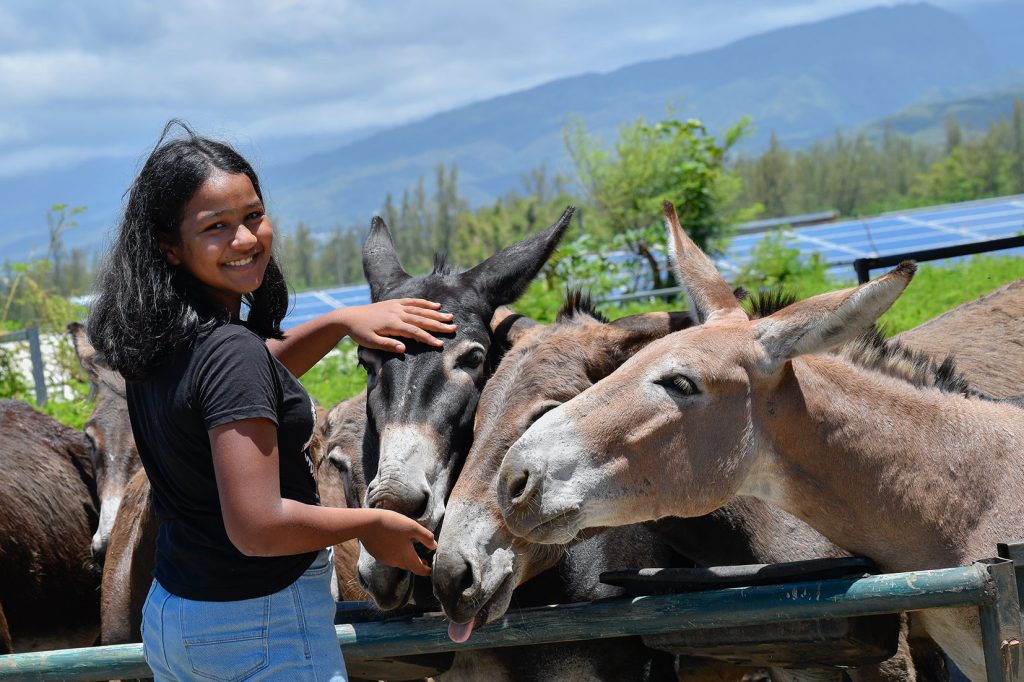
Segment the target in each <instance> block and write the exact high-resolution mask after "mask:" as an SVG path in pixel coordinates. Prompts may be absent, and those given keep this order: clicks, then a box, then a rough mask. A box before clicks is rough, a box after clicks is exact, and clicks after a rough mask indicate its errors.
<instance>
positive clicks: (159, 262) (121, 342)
mask: <svg viewBox="0 0 1024 682" xmlns="http://www.w3.org/2000/svg"><path fill="white" fill-rule="evenodd" d="M175 126H178V127H180V128H181V129H182V130H183V131H184V132H185V136H184V137H182V138H177V139H171V140H168V139H167V137H168V133H169V132H170V131H171V129H172V128H173V127H175ZM217 171H223V172H226V173H243V174H245V175H246V176H247V177H248V178H249V180H251V181H252V186H253V188H254V189H255V190H256V194H257V196H259V198H260V201H263V192H262V191H261V189H260V182H259V178H257V177H256V172H255V171H254V170H253V168H252V166H251V165H249V162H247V161H246V160H245V159H244V158H242V156H241V155H240V154H239V153H238V152H236V151H235V150H234V149H232V148H231V147H230V146H229V145H227V144H224V143H223V142H217V141H215V140H210V139H207V138H205V137H200V136H199V135H197V134H196V133H195V132H194V131H193V130H192V129H191V128H190V127H189V126H188V125H187V124H185V123H183V122H181V121H178V120H171V121H170V122H169V123H168V124H167V126H166V127H165V128H164V131H163V134H162V135H161V136H160V140H159V141H158V142H157V145H156V147H155V148H154V149H153V152H152V153H151V154H150V155H149V158H148V159H146V163H145V164H144V165H143V167H142V170H141V171H140V172H139V175H138V177H136V178H135V181H134V182H133V183H132V185H131V187H130V188H129V189H128V192H127V196H128V200H127V202H126V203H125V208H124V214H123V216H122V218H121V222H120V227H119V230H118V233H117V237H116V240H115V242H114V245H113V248H112V250H111V251H110V253H109V254H108V255H107V257H106V259H105V261H104V264H103V268H102V269H101V271H100V275H99V278H98V280H97V297H96V299H95V301H94V303H93V304H92V307H91V310H90V313H89V320H88V323H87V325H86V329H87V332H88V335H89V341H90V342H92V344H93V346H95V347H96V349H97V350H99V351H101V352H102V353H103V355H104V356H105V357H106V360H107V362H108V364H109V365H110V367H111V368H112V369H115V370H117V371H118V372H120V373H121V374H122V375H124V377H125V378H126V379H128V380H129V381H140V380H144V379H146V378H147V377H149V376H151V375H152V374H153V373H154V371H155V370H157V369H158V368H159V367H160V366H161V365H162V364H163V363H164V362H165V361H166V360H167V359H168V358H169V356H170V355H171V353H172V352H173V351H174V350H175V349H178V348H181V347H183V346H189V345H191V344H192V343H193V342H194V341H195V339H196V337H198V336H199V335H200V334H203V333H205V332H208V331H210V330H212V329H213V328H215V327H217V326H218V325H220V324H224V323H226V322H227V321H229V319H230V315H229V313H228V312H227V311H226V310H224V309H222V308H220V307H219V306H217V305H215V304H213V303H212V302H210V300H209V299H208V298H207V297H206V296H205V295H204V293H203V289H202V287H201V286H200V285H199V282H198V281H196V280H195V278H194V277H192V275H190V274H189V273H188V272H186V271H185V269H184V268H174V267H172V266H171V265H170V264H169V263H168V262H167V260H166V258H165V256H164V254H163V252H162V250H161V249H160V243H161V242H163V243H168V244H180V243H181V231H180V228H181V220H182V217H183V214H184V209H185V205H186V204H187V203H188V201H189V200H190V199H191V198H192V195H193V194H195V192H196V190H197V189H199V186H200V185H202V184H203V183H204V182H206V180H207V179H208V178H209V177H210V176H211V175H213V174H214V173H216V172H217ZM244 301H245V303H246V304H247V306H248V308H249V314H248V318H247V321H246V325H247V326H248V327H249V328H250V329H251V330H252V331H254V332H256V333H257V334H259V335H260V336H262V337H263V338H277V339H279V338H283V336H284V335H283V333H282V332H281V320H282V319H283V318H284V315H285V313H286V312H287V309H288V287H287V285H286V284H285V281H284V275H283V274H282V273H281V269H280V267H279V266H278V264H277V261H276V259H275V258H273V257H271V258H270V262H269V263H268V264H267V270H266V273H265V274H264V276H263V282H262V283H261V284H260V287H259V288H258V289H256V291H253V292H252V293H249V294H246V295H245V297H244Z"/></svg>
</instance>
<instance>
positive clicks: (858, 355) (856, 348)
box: [836, 326, 992, 400]
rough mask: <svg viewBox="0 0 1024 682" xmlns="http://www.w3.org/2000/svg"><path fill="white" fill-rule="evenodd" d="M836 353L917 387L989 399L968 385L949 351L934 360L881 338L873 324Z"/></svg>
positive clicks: (989, 398) (859, 364)
mask: <svg viewBox="0 0 1024 682" xmlns="http://www.w3.org/2000/svg"><path fill="white" fill-rule="evenodd" d="M836 354H837V355H839V356H840V357H843V358H845V359H846V360H848V361H850V362H852V363H853V364H855V365H857V366H859V367H863V368H864V369H869V370H874V371H878V372H882V373H883V374H886V375H888V376H891V377H895V378H897V379H903V380H905V381H906V382H908V383H910V384H912V385H914V386H917V387H918V388H937V389H939V390H940V391H942V392H943V393H956V394H960V395H964V396H968V397H976V398H984V399H987V400H991V399H992V398H991V396H989V395H987V394H985V393H983V392H981V391H978V390H977V389H974V388H971V385H970V382H969V381H968V380H967V377H965V376H964V375H963V373H961V372H960V370H959V369H957V367H956V363H955V362H954V361H953V356H952V354H951V355H948V356H946V358H945V359H944V360H942V362H936V361H935V360H934V359H933V358H931V357H930V356H928V355H927V354H925V353H922V352H920V351H916V350H912V349H910V348H908V347H906V346H905V345H903V344H902V343H900V342H899V341H897V340H896V339H887V338H885V335H884V333H883V332H882V331H881V330H880V329H879V328H878V327H877V326H872V327H871V328H870V329H868V330H867V331H865V332H864V333H863V334H861V335H860V336H858V337H857V338H855V339H853V340H851V341H847V342H846V343H845V344H843V346H841V347H840V348H839V349H837V350H836Z"/></svg>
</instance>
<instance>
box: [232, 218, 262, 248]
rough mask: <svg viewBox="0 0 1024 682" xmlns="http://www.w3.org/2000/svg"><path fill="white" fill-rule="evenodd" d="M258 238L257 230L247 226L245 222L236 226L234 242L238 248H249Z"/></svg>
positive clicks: (234, 245)
mask: <svg viewBox="0 0 1024 682" xmlns="http://www.w3.org/2000/svg"><path fill="white" fill-rule="evenodd" d="M257 241H258V240H257V239H256V231H255V230H253V229H252V228H250V227H249V226H247V225H246V224H245V223H242V224H240V225H239V226H238V227H236V228H235V239H234V243H233V244H232V246H233V247H235V248H237V249H240V250H241V249H247V248H249V247H251V246H252V245H253V244H255V243H256V242H257Z"/></svg>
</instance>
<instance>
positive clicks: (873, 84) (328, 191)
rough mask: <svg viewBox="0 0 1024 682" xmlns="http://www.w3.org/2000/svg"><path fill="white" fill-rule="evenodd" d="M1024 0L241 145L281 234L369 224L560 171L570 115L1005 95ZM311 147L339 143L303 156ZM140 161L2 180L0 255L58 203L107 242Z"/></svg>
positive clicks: (713, 125) (900, 17)
mask: <svg viewBox="0 0 1024 682" xmlns="http://www.w3.org/2000/svg"><path fill="white" fill-rule="evenodd" d="M1019 4H1020V3H1014V2H1009V3H1001V4H996V5H983V6H980V7H978V8H977V9H976V10H975V11H973V12H972V13H970V14H967V15H965V16H964V17H961V16H957V15H954V14H951V13H949V12H946V11H943V10H940V9H937V8H935V7H933V6H930V5H927V4H916V5H901V6H897V7H890V8H877V9H871V10H866V11H862V12H857V13H854V14H849V15H845V16H841V17H837V18H833V19H829V20H826V21H821V22H817V23H813V24H805V25H801V26H795V27H790V28H785V29H781V30H776V31H772V32H769V33H764V34H761V35H757V36H753V37H750V38H746V39H743V40H740V41H737V42H735V43H732V44H730V45H727V46H724V47H721V48H718V49H715V50H709V51H705V52H700V53H696V54H691V55H684V56H679V57H674V58H670V59H664V60H659V61H651V62H644V63H640V64H635V65H632V66H628V67H625V68H622V69H619V70H616V71H613V72H610V73H603V74H582V75H579V76H576V77H572V78H566V79H562V80H558V81H554V82H551V83H547V84H544V85H541V86H539V87H536V88H532V89H529V90H524V91H521V92H516V93H511V94H508V95H504V96H501V97H496V98H493V99H489V100H486V101H482V102H478V103H475V104H471V105H468V106H463V107H460V108H457V109H454V110H452V111H448V112H445V113H441V114H437V115H435V116H432V117H429V118H427V119H424V120H421V121H418V122H415V123H411V124H409V125H404V126H400V127H396V128H392V129H387V130H381V131H377V132H375V133H373V134H370V135H365V134H364V135H365V136H363V137H361V138H360V139H355V140H351V138H350V139H349V140H344V144H342V141H341V140H337V139H335V140H333V144H331V142H329V141H328V140H327V139H322V140H321V139H305V140H301V139H299V140H294V141H293V142H290V141H289V140H287V139H281V140H278V141H276V142H266V143H261V148H260V149H253V148H252V146H246V145H240V147H241V149H242V151H243V153H246V154H248V155H251V156H252V157H253V158H254V160H255V161H256V162H257V163H258V165H259V166H260V167H261V171H262V176H263V180H264V188H265V190H266V192H267V196H268V199H269V201H270V205H271V210H272V212H273V213H274V214H275V216H276V217H277V219H278V220H277V224H278V226H279V227H280V228H283V229H286V230H288V229H292V228H293V227H294V225H295V224H296V223H297V222H298V221H299V220H305V221H306V222H307V223H309V224H310V225H312V226H313V227H314V229H317V230H326V229H329V228H331V227H333V226H334V225H337V224H343V225H347V224H351V222H352V221H360V222H362V221H363V220H365V219H366V218H368V217H369V215H370V214H371V213H372V212H374V211H376V210H377V209H378V208H379V207H380V205H381V203H382V201H383V198H384V196H385V194H386V193H387V192H392V193H394V194H395V195H399V194H400V193H401V191H402V190H403V189H404V188H406V187H408V186H410V185H412V184H413V183H414V182H415V181H416V180H417V178H418V177H420V176H421V175H432V173H433V169H434V167H435V166H436V165H437V164H438V163H442V162H443V163H452V162H454V163H457V164H458V166H459V177H460V189H461V192H462V194H463V195H464V196H465V197H466V198H467V199H468V200H469V201H470V202H471V203H472V204H474V205H479V204H482V203H484V202H488V201H492V200H493V199H494V198H495V197H496V196H498V195H500V194H503V193H504V192H506V191H508V190H509V189H512V188H515V187H517V186H518V185H519V177H520V175H521V174H523V173H525V172H527V171H529V170H530V169H532V168H534V167H536V166H538V165H539V164H541V163H544V162H546V163H547V164H548V167H549V168H557V167H559V166H561V167H563V168H564V167H565V164H566V162H565V146H564V143H563V141H562V130H563V128H564V126H565V125H566V124H567V122H569V121H570V120H571V119H572V117H574V116H576V117H579V118H580V119H582V120H584V121H585V123H586V125H587V128H588V130H590V131H591V132H594V133H597V134H600V135H601V136H603V137H604V138H606V139H612V138H613V137H614V135H615V131H616V129H617V127H618V126H620V125H621V124H622V123H624V122H627V121H631V120H633V119H635V118H636V117H637V116H641V115H642V116H645V117H647V118H648V119H658V118H660V117H662V116H663V115H664V114H665V106H666V104H667V103H675V105H676V107H677V115H679V116H693V115H697V116H700V117H701V118H702V119H703V120H704V121H705V122H706V123H707V124H708V126H709V128H710V129H711V130H712V131H720V130H722V129H723V128H724V127H725V126H728V125H730V124H732V123H734V122H736V121H737V120H739V119H740V118H741V117H743V116H750V117H752V120H753V126H754V131H755V132H754V135H753V136H752V137H751V138H750V139H749V140H747V141H746V142H745V144H747V145H748V146H749V149H756V148H757V146H759V145H760V144H762V143H763V142H764V141H765V140H766V139H767V137H768V135H769V134H770V133H771V131H772V130H775V131H776V132H777V134H778V136H779V139H780V140H781V141H782V142H783V143H785V144H789V145H799V144H805V143H807V142H810V141H813V140H815V139H820V138H821V137H824V136H829V135H832V134H833V133H834V132H835V130H836V129H847V130H848V129H854V128H858V127H860V126H864V125H866V124H869V123H871V122H873V121H877V120H878V119H879V118H881V117H883V116H887V115H890V114H892V112H896V111H902V110H905V109H907V107H910V106H911V105H916V104H920V103H922V102H925V103H928V102H932V103H935V102H941V101H948V100H950V99H952V98H955V97H961V98H962V97H964V96H966V95H972V96H976V95H979V94H980V93H982V92H984V91H986V90H994V89H996V88H997V87H1000V88H1004V89H1005V87H1006V86H1007V85H1008V84H1010V83H1012V82H1015V81H1014V79H1015V78H1017V76H1016V75H1015V74H1024V72H1022V71H1020V69H1021V68H1022V67H1024V55H1021V54H1018V53H1019V52H1020V51H1019V50H1016V51H1014V49H1013V45H1014V42H1013V41H1014V40H1015V39H1016V37H1015V35H1014V32H1013V30H1011V29H1014V28H1019V27H1020V26H1021V25H1022V22H1021V21H1019V20H1018V17H1020V15H1021V14H1022V13H1024V12H1022V10H1021V8H1019V7H1017V5H1019ZM723 20H727V18H723ZM1014 66H1015V67H1017V69H1018V71H1013V70H1012V69H1011V67H1014ZM1016 82H1018V83H1024V75H1021V77H1020V78H1019V79H1018V80H1017V81H1016ZM901 125H902V123H901ZM316 149H332V150H331V151H327V152H323V153H318V154H313V155H307V154H309V153H311V151H312V150H316ZM287 159H291V160H292V161H291V162H288V163H279V162H280V161H282V160H287ZM296 159H299V160H296ZM137 162H138V161H137V160H135V159H131V160H127V161H126V160H124V159H108V160H100V161H93V162H89V163H87V164H83V165H82V166H80V167H79V168H75V169H71V170H67V171H60V172H55V173H52V172H51V173H46V174H34V175H25V176H21V177H17V178H0V196H3V197H4V201H3V202H0V225H4V227H5V229H4V230H3V231H2V233H0V248H2V249H3V252H4V254H5V255H6V256H7V257H10V258H13V259H18V258H24V257H25V256H26V255H27V251H28V248H30V247H31V245H32V244H33V243H35V244H36V246H37V253H39V252H41V251H42V250H44V249H45V229H42V228H44V227H45V220H44V217H43V216H44V213H45V211H46V209H47V207H48V206H50V205H51V204H53V203H55V202H58V201H60V202H65V203H68V204H71V205H86V206H88V208H89V210H88V211H87V212H86V213H85V214H83V215H82V216H81V217H80V218H79V222H80V225H79V227H78V228H76V229H74V230H71V231H69V232H68V233H67V239H66V241H67V242H68V243H69V245H72V246H73V245H92V246H97V245H99V244H100V243H101V241H102V239H103V236H104V234H105V232H106V230H107V229H109V227H110V226H111V225H112V224H113V223H114V221H115V219H116V215H117V212H118V210H119V209H120V202H121V194H122V192H123V191H124V190H125V188H126V187H127V185H128V182H130V180H131V177H132V175H133V174H134V172H135V171H136V164H137ZM27 234H31V235H33V237H31V238H29V237H26V236H25V235H27ZM40 235H43V236H40Z"/></svg>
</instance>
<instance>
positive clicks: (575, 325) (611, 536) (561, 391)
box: [433, 294, 910, 679]
mask: <svg viewBox="0 0 1024 682" xmlns="http://www.w3.org/2000/svg"><path fill="white" fill-rule="evenodd" d="M691 325H692V320H691V317H690V316H689V314H688V313H685V312H680V313H648V314H644V315H632V316H628V317H623V318H620V319H618V320H615V321H614V322H608V321H607V320H606V319H605V318H603V317H602V316H601V315H600V314H599V313H597V312H595V311H594V310H593V308H592V306H591V304H590V302H589V300H588V299H587V298H585V297H581V296H579V295H578V294H576V295H572V296H570V297H569V298H568V299H567V301H566V305H565V306H564V307H563V309H562V311H561V312H560V313H559V315H558V318H557V319H556V320H555V322H554V324H552V325H550V326H547V327H545V326H543V325H538V324H537V323H535V322H533V321H532V320H529V319H528V318H520V319H517V320H515V321H514V322H513V323H512V324H511V326H510V332H509V334H508V338H509V341H510V343H511V349H510V350H509V351H508V353H507V354H506V355H505V357H504V359H503V360H502V363H501V365H499V367H498V369H497V370H496V371H495V373H494V376H493V377H492V378H491V379H490V380H489V381H488V383H487V385H486V386H485V387H484V390H483V393H482V394H481V396H480V404H479V408H478V410H477V419H476V427H475V433H474V440H473V446H472V449H471V450H470V453H469V456H468V457H467V458H466V464H465V466H464V467H463V470H462V473H461V475H460V476H459V479H458V481H457V482H456V484H455V487H454V488H453V490H452V493H451V496H450V497H449V500H448V505H447V507H448V508H447V512H446V520H447V523H446V524H445V525H444V526H443V527H442V530H441V536H440V538H439V540H438V550H437V555H436V557H435V559H434V572H433V581H434V593H435V594H436V595H437V597H438V599H439V600H440V601H441V605H442V606H443V607H444V609H445V612H446V613H447V614H448V616H449V618H450V619H451V624H450V625H449V633H450V635H451V637H452V639H453V640H455V641H464V640H465V639H468V638H469V636H470V634H471V633H472V631H473V629H474V628H475V627H478V626H481V625H483V624H484V623H486V622H488V621H491V620H494V619H497V618H499V617H501V616H502V615H503V614H504V613H505V611H506V609H507V608H508V606H509V604H510V603H511V601H512V600H516V601H521V600H522V598H521V597H520V595H519V592H520V590H518V589H517V588H518V587H519V586H520V585H523V583H524V582H526V581H528V580H531V579H533V578H534V576H537V575H538V574H542V573H544V572H546V571H550V570H551V569H552V568H554V567H555V566H558V570H557V571H553V573H554V574H555V575H554V576H553V577H551V578H549V579H548V583H549V584H550V583H551V582H552V581H558V582H559V584H560V586H561V590H562V592H563V593H567V594H568V595H569V596H570V598H571V599H570V600H571V601H585V600H592V599H596V598H601V597H607V596H613V595H615V594H617V591H616V590H615V588H611V587H609V586H606V585H601V583H600V582H599V576H600V573H601V572H602V571H607V570H615V569H621V568H637V567H641V566H670V565H687V566H691V565H694V564H696V565H699V566H723V565H735V564H752V563H778V562H781V561H795V560H800V559H813V558H819V557H838V556H846V555H847V554H846V552H844V551H843V550H841V549H839V548H838V547H836V546H835V545H833V544H832V543H830V542H829V541H828V540H826V539H825V538H824V537H822V536H821V535H820V534H819V533H817V532H816V531H814V530H813V529H811V528H810V527H809V526H807V525H806V524H803V523H801V522H800V521H799V520H797V519H795V518H793V517H791V516H790V515H788V514H786V513H785V512H782V511H781V510H779V509H777V508H775V507H772V506H771V505H768V504H765V503H762V502H760V501H759V500H743V501H736V502H733V503H731V504H730V505H728V506H727V507H726V508H725V509H723V510H719V511H717V512H715V513H713V514H710V515H708V516H706V517H703V518H699V519H665V520H662V521H661V522H658V523H655V524H652V525H651V526H650V528H648V529H645V528H643V527H641V526H639V525H632V526H623V527H620V528H613V529H609V530H606V531H602V532H599V533H597V534H585V537H584V538H580V537H577V538H574V540H573V543H572V544H570V545H569V546H568V548H566V549H563V547H562V546H559V545H551V544H537V543H532V542H529V541H528V540H525V539H522V538H517V537H515V536H514V535H513V534H512V533H511V532H510V531H509V529H508V528H507V526H505V523H504V521H503V519H502V517H501V511H500V510H499V509H498V506H497V504H496V503H495V500H496V488H497V472H498V468H499V465H500V464H501V461H502V458H503V457H504V455H505V453H506V451H507V450H508V448H509V447H510V446H511V445H512V444H513V443H514V442H515V441H516V440H517V439H518V438H519V436H521V435H522V434H523V433H524V432H525V431H526V430H527V429H528V428H529V426H530V425H531V424H533V423H534V422H536V421H537V420H538V419H540V418H541V417H542V416H543V415H544V414H545V413H546V412H548V411H550V410H552V409H553V408H555V407H557V406H558V405H560V404H562V403H564V402H567V401H569V400H571V399H572V398H574V397H575V396H577V395H579V394H580V393H582V392H583V391H584V390H586V389H587V388H589V387H590V386H592V385H593V384H594V383H595V382H597V381H599V380H601V379H602V378H603V377H605V376H607V375H609V374H611V373H612V372H613V371H614V370H615V369H616V368H618V367H619V366H620V365H621V364H622V363H623V362H625V361H626V360H627V359H628V358H629V357H631V356H632V355H633V354H634V353H636V352H637V351H639V350H640V349H641V348H643V347H644V346H646V345H647V344H648V343H650V342H651V341H654V340H655V339H658V338H661V337H663V336H665V335H666V334H668V333H670V332H674V331H678V330H680V329H684V328H688V327H690V326H691ZM652 531H653V533H652ZM669 548H672V549H675V550H676V551H677V552H678V553H679V554H681V555H682V557H679V556H677V555H676V554H675V552H671V551H669ZM680 559H682V560H683V561H682V562H681V561H680ZM527 585H529V583H527ZM549 589H550V588H549ZM513 590H516V591H515V592H513ZM534 591H536V590H534ZM555 601H557V599H556V598H555V597H554V596H552V595H549V598H548V600H547V602H548V603H554V602H555ZM908 668H910V664H909V661H907V660H906V656H905V651H904V652H903V653H902V654H901V656H899V657H897V659H896V660H894V661H892V662H890V663H889V664H888V665H887V668H886V670H887V671H888V676H883V679H905V678H907V677H908V676H909V673H908V672H907V669H908ZM735 670H736V669H734V671H735ZM874 672H875V674H878V670H877V668H876V669H875V670H874ZM735 674H736V675H737V676H739V675H740V674H741V673H739V672H736V673H735ZM775 675H776V677H781V676H782V675H783V674H782V673H780V672H779V671H776V672H775ZM824 675H825V673H824V672H818V671H815V672H812V673H810V677H811V679H825V677H824ZM839 675H840V673H839V672H838V671H833V673H832V676H833V677H834V678H836V679H838V677H839ZM785 676H786V677H787V678H792V679H805V678H806V677H807V674H806V673H796V672H792V673H785Z"/></svg>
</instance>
